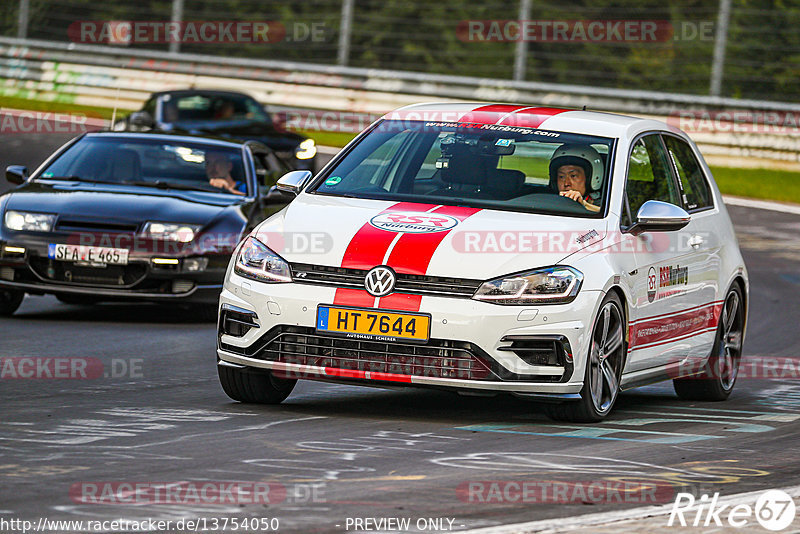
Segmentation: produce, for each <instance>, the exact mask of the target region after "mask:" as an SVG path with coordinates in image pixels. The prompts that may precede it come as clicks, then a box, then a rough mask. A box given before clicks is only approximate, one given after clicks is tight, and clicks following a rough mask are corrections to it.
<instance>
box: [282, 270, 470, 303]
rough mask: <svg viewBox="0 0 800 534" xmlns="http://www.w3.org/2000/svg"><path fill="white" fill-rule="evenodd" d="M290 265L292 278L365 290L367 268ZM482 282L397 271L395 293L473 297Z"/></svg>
mask: <svg viewBox="0 0 800 534" xmlns="http://www.w3.org/2000/svg"><path fill="white" fill-rule="evenodd" d="M291 268H292V278H293V279H294V281H295V282H298V283H306V284H321V285H330V286H336V287H350V288H357V289H364V278H365V277H366V276H367V273H368V272H369V271H367V270H364V269H348V268H344V267H330V266H326V265H311V264H307V263H293V264H292V265H291ZM482 283H483V281H482V280H470V279H465V278H449V277H441V276H426V275H417V274H401V273H398V274H397V283H396V284H395V288H394V291H393V292H394V293H412V294H415V295H431V296H442V297H458V298H471V297H472V295H474V294H475V291H477V289H478V288H479V287H480V286H481V284H482Z"/></svg>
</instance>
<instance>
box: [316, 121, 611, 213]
mask: <svg viewBox="0 0 800 534" xmlns="http://www.w3.org/2000/svg"><path fill="white" fill-rule="evenodd" d="M613 146H614V140H613V139H608V138H603V137H597V136H589V135H579V134H573V133H566V132H554V131H545V130H538V129H536V128H528V127H517V126H498V125H486V124H468V123H464V124H461V123H445V122H423V121H383V122H381V123H380V124H378V125H377V126H376V127H375V129H374V130H372V131H371V132H370V133H369V134H367V135H366V136H365V137H364V138H363V139H362V140H361V141H360V142H359V143H358V144H357V145H356V146H355V147H354V148H353V149H352V150H351V151H350V152H349V153H348V154H347V155H346V156H345V157H344V158H343V159H342V160H341V161H339V162H338V164H337V165H336V166H335V167H333V168H332V169H330V170H329V171H328V172H326V173H325V175H324V176H323V177H322V178H323V179H321V181H320V182H318V183H317V184H316V185H315V186H314V187H312V188H311V189H310V191H312V192H316V193H321V194H326V195H338V196H348V197H356V198H371V199H381V200H397V201H406V202H421V203H434V204H458V205H466V206H474V207H483V208H491V209H498V210H507V211H522V212H530V213H538V212H542V213H556V214H560V215H569V216H589V217H592V216H594V217H598V216H601V213H602V211H603V207H604V206H603V203H604V202H605V200H604V199H605V197H606V194H605V193H606V190H607V188H608V182H609V180H608V177H609V176H610V172H611V170H610V163H609V159H610V158H609V154H610V153H611V152H612V149H613ZM551 162H552V165H551ZM559 173H562V174H569V173H571V174H572V177H571V179H567V178H563V179H560V178H559V177H558V174H559ZM581 173H582V174H581ZM587 173H589V174H590V175H591V176H586V174H587ZM581 178H582V179H581ZM560 182H561V185H559V183H560Z"/></svg>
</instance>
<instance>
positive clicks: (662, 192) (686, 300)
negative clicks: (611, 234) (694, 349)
mask: <svg viewBox="0 0 800 534" xmlns="http://www.w3.org/2000/svg"><path fill="white" fill-rule="evenodd" d="M671 165H672V164H671V161H670V158H669V155H668V153H667V150H666V147H665V146H664V143H663V141H662V139H661V136H660V135H659V133H651V134H646V135H643V136H640V137H639V138H638V139H636V140H635V141H634V143H633V144H632V148H631V150H630V153H629V161H628V171H627V176H626V184H625V196H626V203H627V206H628V210H629V213H630V217H631V220H630V221H629V222H630V223H632V222H635V220H636V214H637V212H638V211H639V208H640V207H641V206H642V204H644V203H645V202H647V201H648V200H659V201H662V202H668V203H670V204H675V205H676V206H682V202H681V195H680V188H679V186H678V184H677V181H676V180H675V177H674V175H673V171H672V166H671ZM623 230H625V228H624V227H623ZM683 234H684V232H683V231H682V230H678V231H670V232H644V233H642V234H639V235H637V236H634V237H633V243H632V248H633V256H634V258H635V266H636V269H635V270H634V272H633V273H629V276H627V277H626V280H627V283H628V285H629V291H630V294H631V296H632V299H633V302H632V303H631V307H630V317H629V349H628V350H629V353H628V364H627V369H628V370H629V371H634V372H635V371H640V370H643V369H648V368H652V367H657V366H661V365H665V364H668V363H673V362H674V363H678V362H680V361H682V360H683V359H684V358H685V357H686V356H687V354H688V353H689V345H690V341H687V340H686V339H685V338H684V337H682V336H681V335H679V334H681V333H682V331H683V330H684V329H685V327H686V325H683V324H682V323H681V321H683V320H684V318H683V316H682V313H684V312H685V311H686V310H687V309H691V308H692V307H693V306H694V305H695V300H697V299H695V298H693V297H692V291H693V288H692V287H690V283H689V282H690V280H689V277H688V275H689V273H690V271H691V270H692V269H691V268H690V265H689V264H690V263H691V262H693V261H694V258H692V257H691V254H690V253H689V252H688V251H687V250H685V249H686V246H685V245H684V244H682V241H686V239H685V237H684V235H683Z"/></svg>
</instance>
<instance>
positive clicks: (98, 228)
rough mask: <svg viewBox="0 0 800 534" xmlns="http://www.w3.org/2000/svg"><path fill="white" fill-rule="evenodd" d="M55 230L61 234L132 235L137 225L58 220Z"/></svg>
mask: <svg viewBox="0 0 800 534" xmlns="http://www.w3.org/2000/svg"><path fill="white" fill-rule="evenodd" d="M55 229H56V230H58V231H61V232H82V231H83V232H90V233H97V232H102V233H110V234H133V233H135V232H136V230H137V229H138V225H137V224H130V223H110V222H107V221H88V220H80V219H65V218H59V219H58V221H56V227H55Z"/></svg>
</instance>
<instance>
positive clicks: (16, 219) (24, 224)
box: [5, 210, 56, 232]
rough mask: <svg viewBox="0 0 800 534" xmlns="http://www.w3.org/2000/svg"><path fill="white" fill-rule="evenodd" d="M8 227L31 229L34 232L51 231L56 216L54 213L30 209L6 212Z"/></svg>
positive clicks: (10, 228) (12, 228)
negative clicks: (34, 211)
mask: <svg viewBox="0 0 800 534" xmlns="http://www.w3.org/2000/svg"><path fill="white" fill-rule="evenodd" d="M5 221H6V228H8V229H9V230H29V231H32V232H49V231H50V230H52V229H53V224H54V223H55V222H56V216H55V215H54V214H52V213H31V212H29V211H14V210H8V211H7V212H6V217H5Z"/></svg>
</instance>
